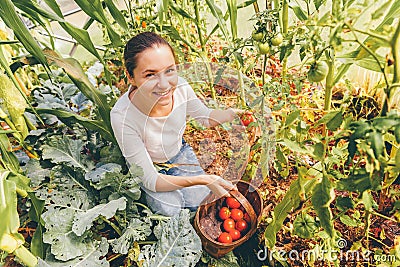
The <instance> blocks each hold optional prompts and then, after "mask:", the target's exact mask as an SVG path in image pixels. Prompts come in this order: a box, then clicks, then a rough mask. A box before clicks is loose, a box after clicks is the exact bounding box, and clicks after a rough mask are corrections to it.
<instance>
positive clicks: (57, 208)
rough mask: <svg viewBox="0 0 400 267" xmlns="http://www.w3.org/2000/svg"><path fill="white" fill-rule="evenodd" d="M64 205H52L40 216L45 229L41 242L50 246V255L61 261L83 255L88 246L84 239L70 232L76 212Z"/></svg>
mask: <svg viewBox="0 0 400 267" xmlns="http://www.w3.org/2000/svg"><path fill="white" fill-rule="evenodd" d="M66 205H68V204H66ZM66 205H63V204H61V203H57V204H56V205H52V206H50V207H48V208H47V211H46V212H45V213H43V215H42V219H43V221H44V222H45V227H46V232H45V233H44V234H43V242H45V243H48V244H50V245H51V249H50V251H51V253H52V254H53V255H54V257H55V258H56V259H58V260H62V261H68V260H71V259H74V258H76V257H79V256H82V255H84V253H85V250H86V247H87V245H88V244H87V243H85V242H84V237H79V236H77V235H76V234H75V233H74V232H73V231H72V224H73V222H74V217H75V214H76V210H75V208H74V207H67V206H66ZM64 206H65V207H64ZM78 210H79V209H78Z"/></svg>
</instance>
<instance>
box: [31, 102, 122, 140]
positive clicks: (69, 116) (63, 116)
mask: <svg viewBox="0 0 400 267" xmlns="http://www.w3.org/2000/svg"><path fill="white" fill-rule="evenodd" d="M36 112H37V113H38V114H52V115H55V116H57V118H58V119H59V120H60V121H62V122H63V123H65V124H66V125H68V126H70V127H72V125H73V124H75V123H78V124H80V125H82V126H84V127H85V128H87V129H90V130H93V131H96V132H98V133H100V135H101V136H102V137H103V138H104V139H106V140H108V141H111V142H112V141H114V135H113V134H112V133H111V132H110V129H109V128H108V127H107V125H105V123H104V122H103V121H99V120H91V119H88V118H85V117H82V116H80V115H78V114H75V113H73V112H71V111H66V110H60V109H48V108H37V109H36Z"/></svg>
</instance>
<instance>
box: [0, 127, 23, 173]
mask: <svg viewBox="0 0 400 267" xmlns="http://www.w3.org/2000/svg"><path fill="white" fill-rule="evenodd" d="M0 151H1V158H2V160H3V162H4V163H5V165H6V167H7V168H8V169H10V170H13V171H15V172H19V171H20V166H19V161H18V158H17V157H16V156H15V154H14V153H13V152H12V146H11V143H10V139H8V136H7V134H4V133H1V134H0Z"/></svg>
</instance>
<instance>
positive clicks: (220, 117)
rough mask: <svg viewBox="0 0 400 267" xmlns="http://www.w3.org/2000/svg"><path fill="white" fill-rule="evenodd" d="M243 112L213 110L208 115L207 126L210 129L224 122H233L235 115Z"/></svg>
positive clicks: (230, 109)
mask: <svg viewBox="0 0 400 267" xmlns="http://www.w3.org/2000/svg"><path fill="white" fill-rule="evenodd" d="M239 112H243V111H242V110H238V109H233V108H228V109H214V110H213V111H212V112H211V113H210V117H209V119H208V121H209V125H210V126H211V127H214V126H217V125H219V124H222V123H225V122H231V121H233V120H234V119H235V118H236V117H237V116H238V115H237V113H239Z"/></svg>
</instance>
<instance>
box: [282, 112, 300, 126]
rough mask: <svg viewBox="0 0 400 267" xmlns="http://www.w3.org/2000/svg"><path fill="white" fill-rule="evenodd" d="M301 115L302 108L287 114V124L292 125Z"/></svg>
mask: <svg viewBox="0 0 400 267" xmlns="http://www.w3.org/2000/svg"><path fill="white" fill-rule="evenodd" d="M299 117H300V110H299V109H296V110H294V111H293V112H291V113H290V114H289V115H287V117H286V120H285V126H288V125H291V124H292V123H293V122H294V121H295V120H296V119H298V118H299Z"/></svg>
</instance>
